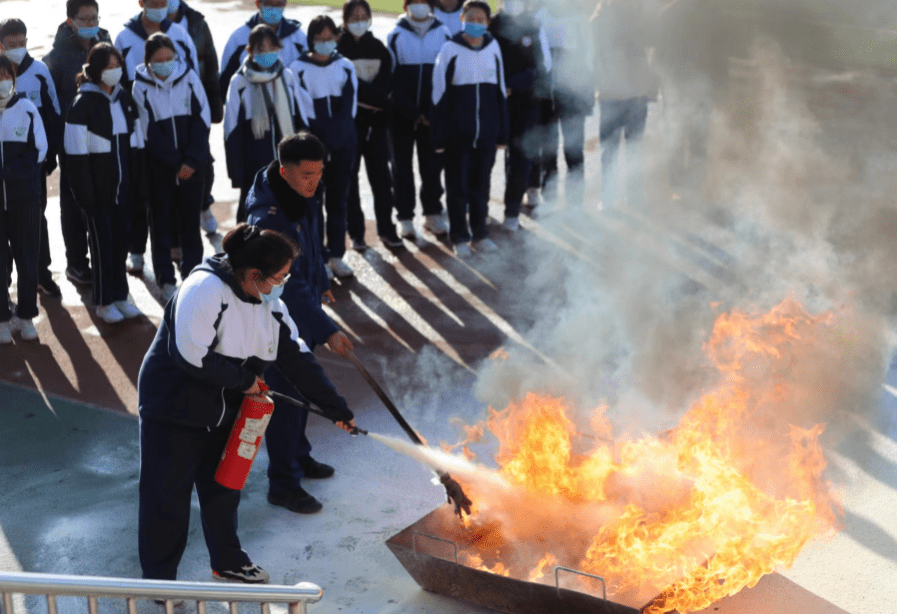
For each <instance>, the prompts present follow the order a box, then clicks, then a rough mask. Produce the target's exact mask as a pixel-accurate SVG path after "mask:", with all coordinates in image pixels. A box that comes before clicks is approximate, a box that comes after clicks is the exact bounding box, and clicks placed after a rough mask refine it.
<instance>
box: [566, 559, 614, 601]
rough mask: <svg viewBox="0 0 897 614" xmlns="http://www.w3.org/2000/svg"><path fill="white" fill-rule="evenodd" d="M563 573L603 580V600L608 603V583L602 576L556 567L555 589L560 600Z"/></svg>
mask: <svg viewBox="0 0 897 614" xmlns="http://www.w3.org/2000/svg"><path fill="white" fill-rule="evenodd" d="M561 571H569V572H570V573H575V574H579V575H580V576H586V577H588V578H594V579H595V580H601V598H602V599H603V600H604V601H607V583H606V582H605V581H604V578H602V577H601V576H596V575H593V574H590V573H586V572H584V571H579V570H577V569H570V568H569V567H561V566H558V567H555V568H554V587H555V588H556V589H557V591H558V598H561V581H560V577H559V576H560V573H561Z"/></svg>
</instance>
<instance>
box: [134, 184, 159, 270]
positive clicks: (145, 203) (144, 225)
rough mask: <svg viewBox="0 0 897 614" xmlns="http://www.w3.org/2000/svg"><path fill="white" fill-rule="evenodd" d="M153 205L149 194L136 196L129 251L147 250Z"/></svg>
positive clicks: (141, 251)
mask: <svg viewBox="0 0 897 614" xmlns="http://www.w3.org/2000/svg"><path fill="white" fill-rule="evenodd" d="M152 176H153V174H152V172H150V177H152ZM150 188H152V186H150ZM151 206H152V205H151V197H150V195H149V194H136V195H135V196H134V206H133V207H132V210H131V213H132V214H131V222H130V227H131V231H130V233H129V237H130V239H129V241H128V251H129V252H131V253H132V254H143V253H145V252H146V240H147V237H148V236H149V209H150V207H151ZM158 275H159V274H158V272H157V273H156V276H157V277H158Z"/></svg>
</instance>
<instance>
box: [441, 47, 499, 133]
mask: <svg viewBox="0 0 897 614" xmlns="http://www.w3.org/2000/svg"><path fill="white" fill-rule="evenodd" d="M430 134H431V135H432V137H433V147H434V148H435V149H442V148H444V147H445V143H446V141H460V142H463V143H465V144H468V145H470V146H472V147H494V146H495V145H496V144H499V145H504V144H507V142H508V100H507V95H506V89H505V76H504V67H503V64H502V59H501V49H500V48H499V46H498V43H497V42H496V40H495V39H494V38H493V37H492V35H491V34H489V33H488V32H487V33H486V34H484V35H483V44H482V46H481V47H479V48H474V47H471V45H470V43H468V42H467V39H465V38H464V35H463V34H456V35H455V36H453V37H452V40H450V41H449V42H447V43H446V44H445V46H444V47H443V48H442V50H441V51H440V52H439V56H438V57H437V58H436V66H435V67H434V69H433V112H432V114H431V119H430Z"/></svg>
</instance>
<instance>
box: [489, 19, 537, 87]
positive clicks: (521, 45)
mask: <svg viewBox="0 0 897 614" xmlns="http://www.w3.org/2000/svg"><path fill="white" fill-rule="evenodd" d="M489 32H490V33H491V34H492V36H494V37H495V40H497V41H498V46H499V47H501V57H502V61H503V62H504V66H505V81H506V83H505V85H507V86H508V89H510V90H511V93H512V94H517V93H522V92H530V93H533V92H534V90H535V87H536V84H537V83H544V81H545V77H546V76H547V75H548V73H549V72H551V50H550V49H549V47H548V37H547V36H545V30H543V29H542V27H541V26H540V25H539V22H537V21H536V20H535V18H534V17H533V16H532V15H531V14H530V13H524V14H522V15H517V16H514V17H512V16H510V15H508V14H507V13H505V12H503V11H502V12H499V13H498V14H497V15H496V16H495V17H493V18H492V21H490V22H489ZM536 93H538V92H536Z"/></svg>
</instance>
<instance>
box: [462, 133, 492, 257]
mask: <svg viewBox="0 0 897 614" xmlns="http://www.w3.org/2000/svg"><path fill="white" fill-rule="evenodd" d="M469 165H470V170H469V171H468V181H469V185H470V205H469V207H470V231H471V234H472V235H473V240H474V241H479V240H481V239H485V238H486V237H488V236H489V229H488V228H487V226H486V220H487V219H488V218H489V189H490V187H491V183H492V182H491V179H492V167H493V166H494V165H495V144H494V143H493V144H489V145H486V146H484V147H476V148H474V149H472V150H471V151H470V158H469Z"/></svg>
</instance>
